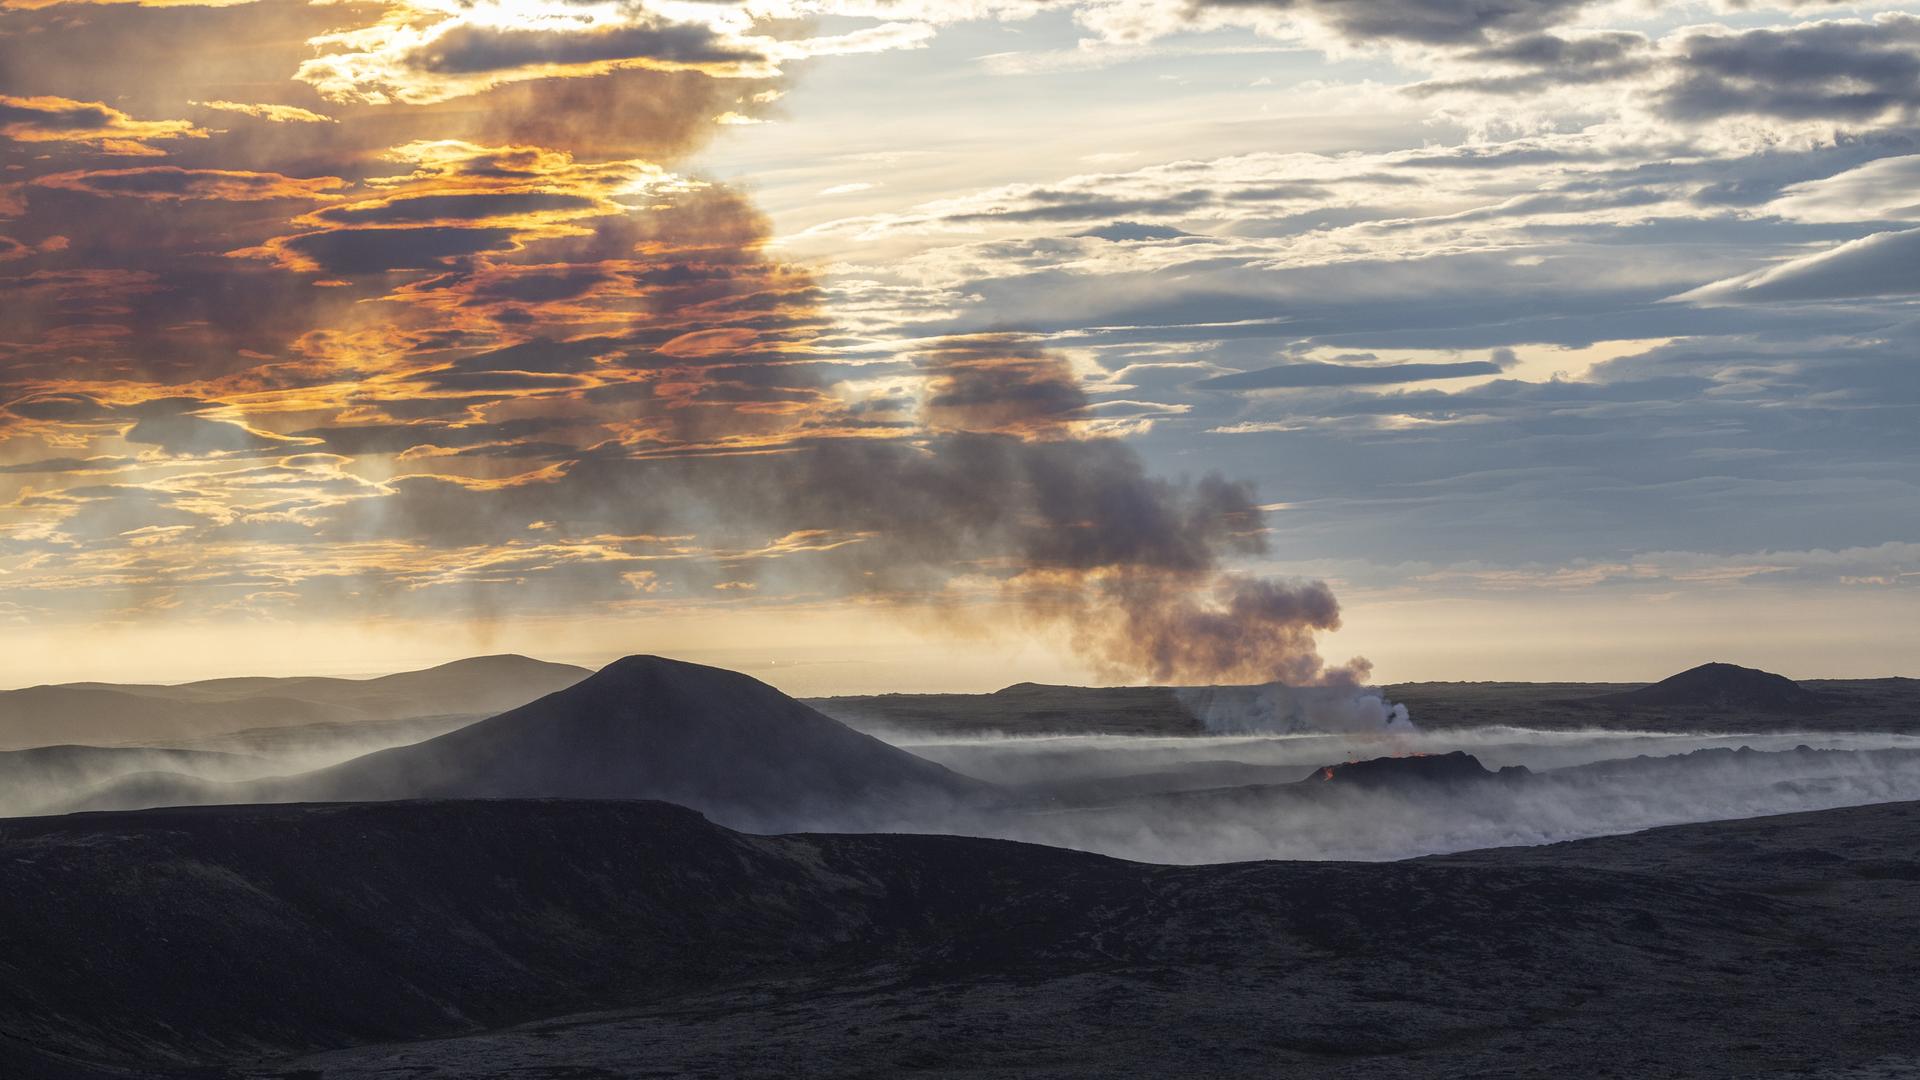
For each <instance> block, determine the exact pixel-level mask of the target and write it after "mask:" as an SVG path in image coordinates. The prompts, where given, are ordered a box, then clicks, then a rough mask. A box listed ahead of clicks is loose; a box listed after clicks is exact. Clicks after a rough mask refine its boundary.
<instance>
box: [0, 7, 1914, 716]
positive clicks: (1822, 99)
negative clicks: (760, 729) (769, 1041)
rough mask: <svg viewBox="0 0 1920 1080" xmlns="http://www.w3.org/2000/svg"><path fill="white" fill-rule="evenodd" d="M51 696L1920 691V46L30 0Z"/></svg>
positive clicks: (1661, 24)
mask: <svg viewBox="0 0 1920 1080" xmlns="http://www.w3.org/2000/svg"><path fill="white" fill-rule="evenodd" d="M0 138H3V139H4V142H3V143H0V168H3V169H4V172H0V685H25V684H31V683H37V682H45V681H57V680H65V679H82V678H98V679H153V680H166V681H177V680H183V679H188V678H197V677H207V676H213V675H226V674H240V673H258V674H293V673H339V674H345V673H372V672H377V671H386V670H394V669H397V668H401V667H408V666H417V665H421V664H426V663H432V662H437V661H441V660H447V659H452V658H455V657H458V656H462V655H469V654H473V653H478V652H499V651H515V652H524V653H530V654H534V655H540V656H544V657H548V658H552V659H561V660H573V661H576V662H584V663H594V662H598V661H603V660H606V659H611V658H612V657H615V656H618V655H622V654H625V653H631V652H641V651H651V652H660V653H666V654H670V655H677V656H683V657H687V658H690V659H696V660H706V661H709V662H718V663H726V664H729V665H731V666H738V667H743V668H745V669H747V670H751V671H753V672H754V673H756V674H761V675H764V676H765V677H768V678H770V679H772V680H773V681H775V682H776V683H777V684H779V685H782V686H783V687H786V688H788V689H793V690H797V691H802V692H809V693H825V692H837V691H848V692H869V691H879V690H893V689H949V690H979V689H991V688H994V687H997V686H1000V685H1005V684H1007V683H1011V682H1015V681H1019V680H1021V679H1043V680H1053V681H1075V682H1134V681H1183V682H1214V681H1248V682H1251V681H1264V680H1266V679H1281V680H1284V681H1291V682H1316V681H1317V682H1336V683H1338V682H1364V681H1370V680H1371V681H1403V680H1437V679H1534V680H1628V681H1633V680H1650V679H1655V678H1659V677H1662V676H1664V675H1666V674H1670V673H1671V672H1673V671H1677V670H1679V669H1681V668H1684V667H1688V666H1691V665H1693V664H1695V663H1699V662H1703V661H1707V660H1724V661H1732V662H1738V663H1745V664H1749V665H1752V666H1760V667H1766V668H1769V669H1772V670H1778V671H1782V672H1784V673H1786V674H1789V675H1792V676H1795V677H1822V676H1832V677H1862V676H1882V675H1892V674H1908V675H1914V674H1920V671H1916V670H1915V669H1914V665H1913V657H1915V656H1917V655H1920V368H1917V367H1916V364H1920V355H1916V353H1917V348H1916V347H1917V346H1920V304H1916V298H1920V6H1917V5H1911V4H1908V5H1902V4H1885V3H1880V4H1871V3H1870V4H1853V3H1829V2H1822V0H1699V2H1690V3H1651V2H1647V0H1593V2H1588V0H1177V2H1168V0H1080V2H1061V3H1052V2H1040V0H897V2H881V0H756V2H753V3H748V4H744V5H741V4H733V3H719V2H705V0H671V2H663V3H635V2H630V0H388V2H375V3H363V2H353V0H345V2H325V3H313V4H308V3H298V2H292V0H237V2H236V0H222V2H218V3H179V2H175V0H147V2H139V0H135V2H113V3H92V2H48V0H0Z"/></svg>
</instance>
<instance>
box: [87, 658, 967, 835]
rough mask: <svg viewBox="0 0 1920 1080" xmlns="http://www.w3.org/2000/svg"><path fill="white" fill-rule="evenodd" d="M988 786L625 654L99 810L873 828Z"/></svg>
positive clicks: (780, 697) (793, 709) (764, 688)
mask: <svg viewBox="0 0 1920 1080" xmlns="http://www.w3.org/2000/svg"><path fill="white" fill-rule="evenodd" d="M990 790H991V788H990V787H989V786H988V785H985V784H981V783H979V782H977V781H974V780H971V779H969V778H967V777H963V776H961V775H960V774H958V773H955V772H951V771H949V770H948V769H946V768H945V767H943V766H940V765H936V764H934V763H933V762H930V761H925V760H923V759H921V758H918V757H915V756H914V755H912V754H909V753H907V752H906V751H904V750H899V749H896V748H894V747H892V746H889V745H888V744H886V743H884V742H881V741H880V740H879V739H875V738H873V737H871V736H869V735H863V734H861V733H860V732H857V731H854V730H853V729H851V728H849V727H847V726H846V725H844V724H841V723H840V722H839V721H837V720H833V719H831V718H829V717H827V716H824V715H822V714H821V713H819V712H816V711H814V710H813V709H811V708H809V707H808V706H806V705H803V704H801V703H800V702H798V701H795V700H794V699H792V698H790V697H788V696H787V695H785V694H783V693H781V692H780V691H778V690H776V689H774V688H773V687H771V686H768V685H767V684H765V683H763V682H761V681H759V680H758V679H754V678H752V677H750V676H747V675H742V674H740V673H738V672H733V671H726V670H724V669H721V668H713V667H704V666H702V665H699V664H689V663H684V662H681V661H677V660H668V659H665V658H662V657H658V656H629V657H627V658H626V659H624V660H618V661H615V662H614V663H612V664H609V665H607V666H606V667H605V668H602V669H601V670H600V671H599V672H598V673H596V674H594V675H593V676H591V677H590V678H588V679H586V680H584V681H582V682H580V683H577V684H576V685H574V686H571V687H568V688H567V689H565V690H561V691H558V692H556V693H552V694H549V695H547V696H546V697H543V698H541V699H540V700H538V701H535V702H532V703H531V704H528V705H524V706H522V707H520V708H518V709H514V710H512V711H511V712H506V713H502V714H500V715H499V716H495V717H492V718H490V719H487V720H482V721H480V722H479V723H476V724H472V725H469V726H467V727H464V728H461V729H459V730H458V731H453V732H449V733H447V734H445V735H441V736H439V737H438V738H433V739H428V740H426V741H425V742H420V743H415V744H413V745H411V746H401V747H395V748H393V749H390V750H382V751H379V752H377V753H373V754H368V755H366V756H364V757H359V758H355V759H353V760H351V761H347V762H343V763H341V764H339V765H335V766H332V767H329V768H326V769H321V770H319V771H316V772H311V773H303V774H301V775H298V776H293V777H285V778H278V779H273V780H263V781H258V782H254V783H247V784H196V783H178V782H174V781H172V780H170V779H162V778H155V777H145V778H138V779H136V780H133V781H130V782H128V783H127V784H124V785H121V786H119V787H117V788H115V789H110V790H108V791H105V792H102V793H100V794H98V795H97V796H95V797H93V798H91V799H89V800H88V805H89V806H90V807H117V808H127V807H135V806H156V805H163V804H167V803H209V802H220V803H234V802H321V801H327V802H332V801H352V802H370V801H388V800H395V799H422V798H428V799H448V798H482V799H491V798H556V799H658V800H662V801H665V802H672V803H678V804H680V805H683V806H689V807H693V808H694V809H697V810H700V811H702V812H703V813H707V814H709V815H711V816H712V817H714V818H715V819H716V820H719V821H722V822H725V823H726V824H729V825H732V826H735V827H738V828H747V829H802V828H814V827H822V826H825V825H827V824H834V825H840V826H849V825H855V824H874V823H877V822H880V821H882V820H883V819H884V818H885V817H886V816H887V815H888V814H889V813H890V812H891V811H893V810H894V809H897V808H899V807H902V806H905V805H908V804H913V805H915V806H927V805H932V806H936V807H937V806H942V805H951V804H952V803H954V802H957V801H968V800H971V799H974V798H976V797H979V796H983V795H985V794H987V793H988V792H989V791H990Z"/></svg>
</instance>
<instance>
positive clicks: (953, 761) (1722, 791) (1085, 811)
mask: <svg viewBox="0 0 1920 1080" xmlns="http://www.w3.org/2000/svg"><path fill="white" fill-rule="evenodd" d="M901 745H903V747H904V748H906V749H910V750H912V751H913V752H914V753H916V754H920V755H922V756H924V757H927V758H929V759H931V760H934V761H938V762H940V763H942V764H944V765H947V766H948V767H949V768H953V769H955V770H957V771H960V772H964V773H967V774H968V775H972V776H975V777H978V778H981V779H985V780H989V781H992V782H996V783H999V784H1002V785H1005V786H1007V787H1008V788H1010V789H1012V790H1016V791H1020V792H1022V793H1024V794H1025V795H1026V796H1027V798H1028V804H1027V809H1026V810H1025V812H1023V813H1019V814H993V815H975V816H967V815H962V816H961V818H960V819H958V820H956V819H954V818H953V817H951V816H948V817H947V818H945V819H943V820H939V821H937V822H934V821H920V822H914V823H906V824H905V825H904V826H903V827H918V828H929V827H937V828H939V829H940V830H941V831H952V832H963V833H977V834H980V835H992V836H998V837H1003V838H1008V839H1017V840H1026V841H1031V842H1035V843H1043V844H1051V845H1056V846H1062V847H1072V848H1078V849H1081V850H1086V851H1095V852H1100V853H1103V854H1108V855H1114V856H1118V857H1122V858H1128V859H1136V860H1140V861H1145V862H1159V863H1208V862H1233V861H1246V860H1258V859H1310V860H1318V859H1353V860H1383V859H1400V858H1409V857H1414V856H1420V855H1430V854H1440V853H1445V852H1454V851H1465V850H1472V849H1477V848H1488V847H1503V846H1511V845H1524V844H1543V843H1553V842H1557V841H1562V840H1572V839H1579V838H1582V837H1590V836H1601V835H1608V834H1614V833H1622V832H1631V831H1636V830H1639V829H1645V828H1651V827H1655V826H1661V825H1674V824H1683V823H1687V822H1695V821H1712V820H1724V819H1733V818H1745V817H1758V816H1764V815H1770V814H1783V813H1793V812H1798V811H1807V810H1821V809H1830V808H1833V807H1839V806H1852V805H1861V804H1866V803H1876V802H1891V801H1903V800H1910V799H1920V739H1916V738H1914V737H1910V736H1899V735H1877V734H1833V733H1822V734H1811V733H1807V734H1794V733H1788V734H1767V735H1750V736H1732V737H1729V736H1720V735H1698V734H1668V733H1659V732H1625V733H1623V732H1602V731H1587V732H1541V731H1528V730H1524V729H1518V728H1488V729H1483V730H1478V731H1470V732H1458V731H1454V732H1444V733H1422V732H1414V733H1403V734H1396V735H1392V736H1371V737H1361V736H1354V735H1348V734H1335V735H1290V736H1202V737H1190V738H1142V737H1116V736H1069V737H1058V738H1005V739H991V738H979V739H947V740H939V741H918V742H916V741H913V740H907V739H903V740H902V744H901ZM1456 751H1459V752H1466V753H1470V754H1471V755H1473V757H1474V758H1475V759H1477V760H1478V762H1479V765H1478V766H1473V765H1471V763H1470V762H1462V763H1461V764H1460V766H1459V767H1458V768H1457V769H1450V770H1448V771H1445V772H1444V773H1441V774H1439V775H1435V774H1434V770H1432V769H1429V768H1426V767H1424V765H1425V763H1427V762H1437V761H1439V760H1440V759H1439V758H1438V757H1436V755H1447V754H1452V753H1454V752H1456ZM1380 758H1387V759H1389V761H1388V762H1386V763H1385V764H1386V765H1388V766H1389V767H1388V768H1387V769H1385V770H1384V772H1383V774H1382V775H1378V776H1376V777H1374V778H1373V779H1372V780H1370V781H1369V782H1365V783H1360V782H1353V781H1350V780H1348V778H1347V777H1346V776H1345V775H1342V774H1341V773H1340V771H1339V770H1338V768H1337V765H1338V763H1342V762H1346V761H1354V760H1358V761H1369V760H1377V759H1380ZM1449 760H1450V762H1451V760H1453V759H1449ZM1330 765H1333V766H1336V768H1335V769H1333V770H1331V772H1332V773H1333V775H1332V776H1331V777H1330V778H1328V776H1327V771H1326V770H1327V767H1328V766H1330ZM1396 766H1404V767H1396ZM1502 770H1505V771H1502Z"/></svg>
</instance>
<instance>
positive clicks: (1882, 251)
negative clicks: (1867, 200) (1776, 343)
mask: <svg viewBox="0 0 1920 1080" xmlns="http://www.w3.org/2000/svg"><path fill="white" fill-rule="evenodd" d="M1916 295H1920V229H1908V230H1906V231H1904V232H1881V233H1874V234H1873V235H1871V236H1863V237H1861V238H1860V239H1858V240H1853V241H1849V242H1847V243H1845V244H1841V245H1840V246H1839V247H1836V248H1833V249H1831V250H1828V251H1822V252H1820V253H1818V254H1816V255H1808V256H1804V257H1802V258H1798V259H1791V260H1788V261H1787V262H1784V263H1780V264H1779V265H1777V266H1770V267H1767V268H1766V269H1764V270H1756V271H1754V272H1753V273H1750V274H1742V275H1740V276H1739V277H1732V278H1727V279H1725V280H1722V281H1716V282H1713V283H1712V284H1709V285H1702V286H1701V287H1699V288H1697V289H1694V290H1691V291H1689V292H1685V293H1682V294H1680V295H1679V296H1676V297H1674V299H1675V300H1679V301H1690V302H1693V303H1701V304H1727V303H1732V304H1751V303H1765V302H1775V301H1796V300H1851V299H1863V298H1869V297H1891V296H1916Z"/></svg>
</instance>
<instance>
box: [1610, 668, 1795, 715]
mask: <svg viewBox="0 0 1920 1080" xmlns="http://www.w3.org/2000/svg"><path fill="white" fill-rule="evenodd" d="M1591 700H1593V701H1594V702H1596V703H1602V704H1608V705H1614V706H1618V707H1624V708H1660V709H1710V710H1715V711H1722V712H1735V711H1738V712H1761V713H1784V714H1791V715H1797V716H1808V715H1813V714H1816V713H1822V712H1826V711H1827V710H1828V709H1829V708H1831V707H1832V706H1831V704H1830V703H1829V702H1828V701H1827V700H1826V699H1825V698H1823V697H1821V696H1820V695H1819V694H1816V693H1814V692H1813V691H1811V690H1808V689H1806V688H1805V687H1803V686H1801V685H1800V684H1799V683H1796V682H1794V681H1793V680H1792V679H1789V678H1787V677H1786V676H1784V675H1775V674H1774V673H1772V672H1770V671H1760V670H1758V669H1755V668H1745V667H1740V666H1739V665H1737V664H1719V663H1715V664H1701V665H1700V666H1699V667H1697V668H1691V669H1689V670H1687V671H1683V672H1681V673H1680V674H1678V675H1674V676H1672V677H1670V678H1667V679H1663V680H1661V681H1660V682H1657V683H1654V684H1653V685H1652V686H1644V687H1641V688H1640V689H1638V690H1627V691H1624V692H1622V693H1618V694H1605V695H1602V696H1600V697H1597V698H1593V699H1591Z"/></svg>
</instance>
